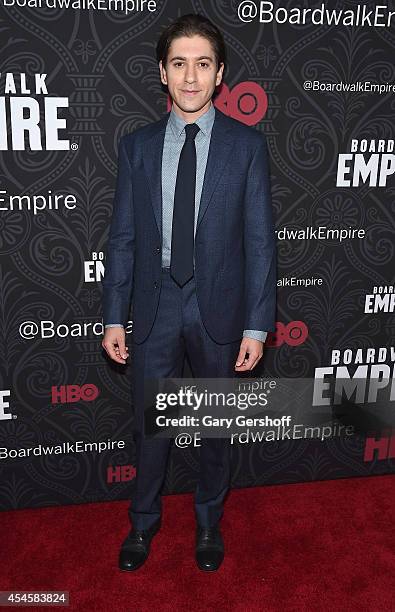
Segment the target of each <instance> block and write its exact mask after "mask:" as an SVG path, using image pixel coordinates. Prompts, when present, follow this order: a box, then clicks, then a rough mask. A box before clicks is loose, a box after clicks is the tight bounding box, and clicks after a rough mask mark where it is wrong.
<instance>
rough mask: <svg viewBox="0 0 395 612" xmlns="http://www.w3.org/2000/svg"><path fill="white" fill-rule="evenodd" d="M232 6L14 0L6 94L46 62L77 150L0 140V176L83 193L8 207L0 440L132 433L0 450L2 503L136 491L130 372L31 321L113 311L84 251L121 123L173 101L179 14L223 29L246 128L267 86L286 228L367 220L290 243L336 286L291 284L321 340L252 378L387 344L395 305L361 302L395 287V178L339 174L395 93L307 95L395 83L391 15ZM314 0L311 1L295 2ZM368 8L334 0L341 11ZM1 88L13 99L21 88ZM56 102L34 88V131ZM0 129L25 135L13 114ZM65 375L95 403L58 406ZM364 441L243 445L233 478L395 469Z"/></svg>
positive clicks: (184, 462) (104, 207) (188, 482)
mask: <svg viewBox="0 0 395 612" xmlns="http://www.w3.org/2000/svg"><path fill="white" fill-rule="evenodd" d="M238 4H239V3H238V2H232V1H230V2H226V1H221V0H210V1H207V2H204V3H203V2H201V1H199V0H188V1H186V0H185V1H183V2H180V1H179V0H178V1H174V0H168V1H163V2H160V1H158V2H157V8H156V10H155V11H153V12H149V11H147V10H146V11H143V12H134V13H130V14H129V15H128V16H125V15H124V14H123V13H122V12H121V11H114V10H111V11H98V10H84V9H80V10H78V9H77V10H74V9H72V8H68V9H66V8H59V9H56V8H53V9H49V8H29V7H27V6H24V7H21V6H19V7H18V6H7V7H6V6H4V5H3V4H1V7H0V31H1V37H2V48H1V54H0V72H1V78H0V83H1V92H2V93H1V94H0V95H1V96H3V92H4V76H5V73H13V74H14V75H19V74H20V73H25V74H26V78H27V80H28V82H29V79H30V78H31V77H32V75H34V74H43V73H45V74H46V75H47V77H46V84H47V87H48V95H49V96H55V97H66V98H68V100H69V106H68V108H64V109H61V112H59V116H61V117H64V118H66V120H67V130H63V133H62V136H61V137H62V138H68V139H69V140H70V143H71V146H70V149H69V150H59V151H53V150H42V151H35V150H30V149H29V148H26V150H10V149H8V150H1V151H0V162H1V168H0V175H1V189H2V190H4V191H6V192H7V194H27V195H30V196H32V195H34V194H44V195H47V194H48V191H49V190H51V192H52V194H66V193H67V194H73V195H74V196H75V197H76V200H77V204H76V207H75V208H73V209H67V208H65V207H60V208H59V210H49V209H48V208H46V209H44V210H41V211H38V212H37V214H34V213H33V211H32V210H30V211H29V210H26V208H24V209H23V210H20V211H19V210H10V209H9V208H8V209H7V206H6V205H4V203H3V207H4V208H3V209H2V210H1V211H0V213H1V214H0V250H1V255H2V256H1V263H0V286H1V301H0V337H1V342H0V351H1V369H0V389H2V390H8V391H9V394H6V395H4V396H3V400H4V401H5V402H8V405H6V406H5V408H4V414H12V415H13V418H4V419H3V420H0V448H12V449H19V448H27V447H33V446H37V445H39V444H42V445H49V446H51V445H59V444H63V443H65V442H69V443H73V442H75V441H76V440H84V441H88V442H94V441H103V440H104V441H106V440H108V439H112V440H125V442H126V444H125V447H124V448H123V449H118V450H112V451H111V450H110V451H106V452H102V453H95V452H87V453H62V454H59V455H51V456H34V457H31V456H30V457H18V458H2V459H1V460H0V508H1V509H4V510H5V509H10V508H22V507H33V506H47V505H62V504H70V503H82V502H89V501H94V500H111V499H121V498H127V497H128V496H129V491H130V477H132V473H133V470H132V468H130V470H131V471H130V470H129V471H128V470H127V469H124V470H123V471H122V470H121V472H117V474H118V476H114V477H113V478H112V482H108V478H109V466H110V469H111V466H113V467H115V466H133V465H134V447H133V440H132V435H131V424H132V406H131V399H130V376H129V370H128V368H123V367H118V366H117V365H115V364H109V363H108V360H107V359H106V358H105V355H104V352H103V350H102V348H101V334H100V333H96V334H95V333H92V332H90V333H87V334H86V335H81V336H77V335H76V336H74V337H72V336H71V335H70V334H69V335H67V336H65V337H50V338H42V337H40V336H39V334H35V336H34V337H33V338H31V339H27V338H25V337H23V336H22V334H21V325H22V324H23V323H24V322H25V321H32V322H39V321H42V320H51V321H55V322H56V324H57V325H59V324H66V325H68V326H71V325H73V324H76V323H79V324H81V325H83V324H84V323H91V324H94V323H96V322H98V323H100V321H101V283H100V279H99V280H97V281H96V280H95V279H93V280H90V282H87V277H86V276H85V274H86V272H85V267H84V266H85V262H90V261H92V260H93V257H92V253H102V252H103V251H105V245H106V240H107V236H108V228H109V222H110V216H111V209H112V200H113V195H114V187H115V176H116V170H117V144H118V140H119V138H120V136H121V135H122V134H124V133H126V132H130V131H133V130H135V129H136V128H138V127H140V126H142V125H145V124H147V123H150V122H153V121H156V120H157V119H159V118H160V117H161V116H162V115H163V114H164V113H165V112H166V110H167V109H168V99H167V95H166V92H165V91H164V90H163V88H162V86H161V84H160V79H159V71H158V66H157V64H156V61H155V45H156V41H157V39H158V36H159V34H160V32H161V30H162V29H163V28H164V27H165V26H166V25H167V24H168V23H170V22H171V21H172V20H173V19H174V18H175V17H177V16H179V15H182V14H185V13H188V12H198V13H202V14H204V15H206V16H208V17H209V18H210V19H212V20H213V21H214V22H215V23H216V24H217V25H218V26H219V27H220V28H221V30H222V31H223V33H224V38H225V42H226V44H227V48H228V68H227V70H226V73H225V76H224V82H225V87H224V88H223V90H222V92H221V93H220V94H219V96H218V97H217V98H216V102H215V103H216V104H218V105H219V106H220V108H221V110H223V111H224V112H228V113H229V114H232V116H235V118H237V119H239V120H242V121H245V122H246V123H251V119H250V118H249V116H248V113H249V112H250V110H251V109H250V108H249V107H248V105H249V104H250V102H251V96H248V95H247V97H245V96H246V94H249V93H252V94H253V95H254V91H255V94H256V93H257V92H258V93H259V92H262V91H263V92H265V93H266V96H267V98H266V96H265V95H264V94H263V98H262V100H263V102H262V100H261V101H260V102H259V104H258V113H257V115H255V119H254V120H253V121H252V124H253V125H254V127H255V129H257V130H259V131H262V132H264V133H265V134H266V136H267V141H268V144H269V150H270V157H271V172H272V196H273V206H274V214H275V219H276V228H277V230H280V229H281V228H284V227H287V228H288V229H290V228H291V229H303V228H305V227H306V226H313V227H315V226H320V225H321V226H323V225H325V226H326V227H327V228H341V227H344V228H348V227H353V228H363V229H364V230H365V232H366V234H365V237H364V238H363V239H346V240H344V241H342V242H339V241H336V240H332V239H328V238H325V239H318V240H315V239H300V238H299V239H288V240H279V241H278V277H279V278H283V277H296V278H301V277H303V278H304V277H310V276H314V277H316V278H321V279H322V284H321V285H319V286H311V287H286V286H284V287H282V286H279V287H278V314H277V321H278V322H279V323H280V324H281V325H285V326H286V325H288V326H289V324H291V325H290V326H289V327H288V328H287V329H291V328H292V329H293V327H294V328H295V329H296V330H297V329H298V327H299V326H300V325H301V324H300V323H297V322H302V324H303V326H305V327H304V329H307V332H308V333H307V334H306V337H305V338H304V339H303V341H300V342H289V341H287V338H286V335H284V334H282V333H281V334H280V333H279V334H277V335H276V334H273V335H271V337H270V339H269V341H268V342H267V346H266V348H265V349H264V360H263V363H262V365H261V366H260V372H258V374H261V375H263V376H265V377H271V376H272V377H294V378H298V377H299V378H307V377H311V378H313V377H314V372H315V368H317V367H321V366H326V365H329V364H330V357H331V351H332V350H333V349H339V350H344V349H346V348H351V349H353V350H355V349H358V348H362V349H364V350H365V349H367V348H368V347H375V348H377V349H378V348H379V347H391V346H392V344H393V341H394V317H393V314H392V313H389V312H381V313H377V314H365V313H364V301H365V296H366V294H371V293H372V287H373V286H374V285H380V286H387V285H391V284H392V285H393V284H394V265H393V254H394V222H393V218H394V212H395V207H394V186H395V182H394V180H393V177H390V178H389V180H388V184H387V186H386V187H385V188H382V187H375V186H370V185H369V184H368V183H363V184H362V185H360V186H358V187H353V188H340V187H336V172H337V163H338V154H339V153H342V152H348V151H349V146H350V141H351V139H352V138H354V139H361V138H368V139H376V140H377V139H379V138H382V139H386V140H388V139H391V138H393V137H394V130H393V120H394V110H395V108H394V100H395V94H394V93H388V94H378V93H372V92H360V93H356V92H344V91H326V92H323V91H311V90H306V89H305V86H304V83H305V82H306V81H313V80H314V79H318V80H320V81H325V82H330V83H337V82H340V81H343V82H347V83H353V82H357V81H371V82H374V83H387V82H388V83H394V82H395V66H394V62H393V54H394V51H395V32H394V28H393V27H391V28H384V27H383V28H381V27H375V28H373V27H345V26H338V27H335V26H329V25H321V26H316V25H312V24H311V23H306V24H305V25H303V24H295V25H292V24H290V23H285V24H276V23H271V24H260V23H258V22H256V21H253V22H251V23H243V22H241V21H240V19H239V18H238V16H237V7H238ZM277 4H278V3H276V5H277ZM295 4H296V3H294V2H285V1H284V2H282V4H281V6H283V7H288V8H290V7H292V6H294V5H295ZM320 4H321V3H318V2H317V3H315V2H302V1H301V2H300V3H299V4H298V6H301V7H306V6H310V7H314V6H320ZM355 4H356V3H355V2H333V3H331V7H332V6H333V7H337V8H341V7H343V8H347V7H348V8H350V7H353V6H355ZM366 4H367V5H368V6H371V7H372V6H374V4H375V3H372V2H368V3H366ZM388 7H389V8H392V9H394V8H395V7H394V6H393V3H392V2H391V3H389V5H388ZM30 83H32V81H30ZM254 88H255V89H254ZM32 92H33V90H32ZM15 95H18V91H17V93H16V94H15ZM25 95H26V94H25ZM243 96H244V98H243ZM31 97H33V98H34V97H35V96H34V92H33V93H32V94H31ZM5 98H6V104H5V108H6V110H7V111H8V102H9V100H8V98H10V96H9V95H6V96H5ZM42 98H43V97H42V96H37V100H39V104H40V124H44V121H45V116H44V104H43V101H42ZM266 99H267V103H268V104H267V109H265V108H264V101H265V100H266ZM243 100H244V101H243ZM238 103H240V107H239V106H238ZM243 104H244V107H243ZM243 109H244V110H243ZM260 111H262V112H260ZM256 117H258V120H256ZM0 129H1V130H5V129H7V133H8V135H9V136H11V132H12V129H13V128H12V125H11V122H10V116H9V113H8V112H7V117H6V123H5V122H4V121H3V123H1V125H0ZM44 132H45V130H44V128H42V133H44ZM391 179H392V180H391ZM4 198H6V196H4ZM104 263H105V262H104ZM92 269H94V268H92ZM292 322H295V324H294V325H293V324H292ZM288 340H289V338H288ZM62 385H80V386H82V385H93V386H95V387H97V389H98V395H97V397H96V398H95V399H92V400H91V401H89V400H90V399H91V398H92V394H91V396H90V397H86V398H85V400H80V401H63V402H62V401H58V402H56V403H54V402H53V397H52V388H53V387H57V388H59V387H60V386H62ZM95 387H90V388H89V389H90V390H92V389H94V388H95ZM89 389H88V391H87V396H88V395H89V392H90V391H89ZM69 400H70V398H69ZM364 446H365V440H364V437H363V435H356V436H353V437H350V438H341V439H336V438H334V439H331V440H327V441H324V442H320V441H317V440H291V441H281V442H271V443H265V444H258V445H253V444H249V445H244V446H242V445H239V446H234V447H233V451H232V453H233V455H232V457H233V486H234V487H243V486H254V485H261V484H271V483H288V482H297V481H303V480H306V481H307V480H316V479H330V478H339V477H347V476H348V477H351V476H363V475H373V474H382V473H388V472H392V471H394V461H393V460H391V459H389V458H388V459H379V458H378V457H377V456H375V459H374V460H373V461H364ZM197 459H198V455H197V450H196V449H192V448H190V449H185V450H180V449H176V448H174V449H173V450H172V453H171V458H170V462H169V467H168V474H167V480H166V484H165V491H164V492H165V493H168V492H179V491H191V490H193V488H194V484H195V481H196V475H197V470H198V461H197ZM111 473H112V472H111ZM114 473H115V472H114ZM120 473H121V474H122V477H121V478H120V477H119V474H120ZM110 480H111V479H110ZM268 494H269V493H268Z"/></svg>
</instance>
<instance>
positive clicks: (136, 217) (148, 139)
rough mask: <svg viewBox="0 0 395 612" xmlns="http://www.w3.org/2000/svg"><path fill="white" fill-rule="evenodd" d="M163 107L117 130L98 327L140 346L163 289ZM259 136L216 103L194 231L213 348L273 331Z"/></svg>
mask: <svg viewBox="0 0 395 612" xmlns="http://www.w3.org/2000/svg"><path fill="white" fill-rule="evenodd" d="M168 118H169V113H167V114H166V115H164V116H163V117H162V118H161V119H160V120H159V121H156V122H154V123H151V124H149V125H146V126H143V127H141V128H139V129H137V130H135V131H134V132H132V133H130V134H126V135H124V136H122V138H121V139H120V141H119V149H118V173H117V181H116V189H115V198H114V207H113V214H112V219H111V227H110V235H109V240H108V243H107V250H106V261H105V274H104V279H103V302H102V305H103V323H104V325H107V324H109V323H122V324H123V325H125V326H126V325H127V321H128V319H129V311H130V306H131V305H132V319H133V339H134V341H135V342H136V343H141V342H143V341H144V340H145V339H146V338H147V336H148V334H149V332H150V330H151V328H152V325H153V323H154V320H155V315H156V312H157V308H158V301H159V294H160V290H161V267H162V261H161V260H162V247H161V233H162V227H161V225H162V223H161V220H162V173H161V165H162V149H163V142H164V137H165V129H166V123H167V120H168ZM269 172H270V169H269V160H268V151H267V144H266V139H265V136H264V135H263V134H262V133H260V132H258V131H257V130H255V129H254V128H252V127H249V126H246V125H244V124H243V123H240V122H239V121H236V120H235V119H232V118H230V117H228V116H227V115H225V114H224V113H222V112H221V111H220V110H219V109H218V108H215V119H214V124H213V128H212V133H211V141H210V148H209V153H208V159H207V166H206V173H205V177H204V182H203V188H202V195H201V200H200V208H199V214H198V220H197V226H196V235H195V282H196V293H197V299H198V304H199V309H200V314H201V317H202V320H203V324H204V326H205V328H206V330H207V332H208V334H209V335H210V336H211V337H212V339H213V340H215V341H216V342H218V343H220V344H225V343H227V342H232V341H236V340H239V339H240V340H241V338H242V335H243V330H244V329H260V330H266V331H274V330H275V309H276V280H277V276H276V262H277V254H276V240H275V234H274V224H273V214H272V205H271V194H270V174H269Z"/></svg>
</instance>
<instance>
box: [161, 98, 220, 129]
mask: <svg viewBox="0 0 395 612" xmlns="http://www.w3.org/2000/svg"><path fill="white" fill-rule="evenodd" d="M214 119H215V108H214V104H213V103H212V102H211V104H210V107H209V109H208V110H207V111H206V112H205V113H203V115H200V117H199V119H196V121H195V123H196V124H197V125H198V126H199V128H200V131H201V132H203V134H204V135H205V136H207V134H208V133H209V132H210V131H211V129H212V127H213V123H214ZM169 123H170V127H171V129H172V130H173V133H174V135H175V136H177V137H180V136H181V133H182V131H183V130H184V127H185V125H186V123H187V122H186V121H184V119H182V118H181V117H180V116H179V115H177V113H176V112H175V110H174V109H173V107H172V109H171V111H170V115H169Z"/></svg>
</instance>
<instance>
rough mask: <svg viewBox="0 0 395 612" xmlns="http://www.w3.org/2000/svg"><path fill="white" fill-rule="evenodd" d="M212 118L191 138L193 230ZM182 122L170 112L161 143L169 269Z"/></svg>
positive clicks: (210, 114) (203, 119)
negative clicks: (192, 158) (192, 149)
mask: <svg viewBox="0 0 395 612" xmlns="http://www.w3.org/2000/svg"><path fill="white" fill-rule="evenodd" d="M214 118H215V108H214V105H213V103H211V105H210V107H209V109H208V110H207V111H206V112H205V113H203V115H201V116H200V117H199V118H198V119H196V121H195V123H196V124H197V125H198V126H199V128H200V129H199V132H198V133H197V135H196V138H195V148H196V190H195V226H194V231H195V232H196V224H197V218H198V214H199V204H200V196H201V193H202V188H203V179H204V173H205V170H206V163H207V157H208V151H209V147H210V139H211V131H212V127H213V123H214ZM186 123H187V122H186V121H184V119H182V118H181V117H180V116H179V115H177V113H176V112H175V111H174V109H173V108H172V109H171V112H170V115H169V120H168V122H167V126H166V133H165V139H164V143H163V154H162V236H163V241H162V267H163V268H169V267H170V260H171V232H172V221H173V206H174V193H175V187H176V179H177V169H178V161H179V158H180V154H181V149H182V147H183V145H184V142H185V130H184V127H185V125H186ZM106 327H123V326H122V325H121V324H120V323H109V324H108V325H106ZM243 336H247V337H249V338H254V339H256V340H261V341H262V342H264V341H265V340H266V336H267V332H266V331H260V330H253V329H246V330H244V332H243Z"/></svg>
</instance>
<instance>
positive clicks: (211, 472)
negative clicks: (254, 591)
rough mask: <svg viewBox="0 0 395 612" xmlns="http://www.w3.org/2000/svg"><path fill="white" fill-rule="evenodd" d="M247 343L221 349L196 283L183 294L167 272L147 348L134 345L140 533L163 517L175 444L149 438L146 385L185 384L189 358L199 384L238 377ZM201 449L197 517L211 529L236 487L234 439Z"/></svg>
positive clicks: (133, 513) (136, 520)
mask: <svg viewBox="0 0 395 612" xmlns="http://www.w3.org/2000/svg"><path fill="white" fill-rule="evenodd" d="M213 308H215V304H213ZM132 335H133V334H132ZM241 339H242V338H240V340H238V341H236V342H231V343H228V344H217V343H216V342H215V341H214V340H213V339H212V338H211V337H210V336H209V335H208V333H207V331H206V329H205V327H204V325H203V322H202V319H201V317H200V312H199V306H198V302H197V296H196V291H195V279H194V278H192V279H191V280H190V281H188V283H186V284H185V285H184V286H183V287H182V288H181V287H179V286H178V285H177V283H176V282H175V281H174V280H173V279H172V277H171V276H170V271H169V268H163V269H162V287H161V293H160V298H159V305H158V312H157V315H156V318H155V321H154V324H153V327H152V329H151V331H150V334H149V336H148V337H147V339H146V340H145V341H144V342H143V343H141V344H136V343H134V342H133V344H132V354H131V363H132V396H133V403H134V411H135V412H134V414H135V418H134V440H135V444H136V478H135V479H134V481H133V484H132V487H133V491H132V500H131V504H130V508H129V518H130V520H131V522H132V524H133V526H134V528H135V529H147V528H148V527H150V526H151V525H152V524H153V523H154V522H155V521H156V520H157V519H158V518H159V517H160V516H161V488H162V486H163V482H164V478H165V475H166V464H167V458H168V453H169V448H170V443H171V439H170V438H149V437H144V410H143V408H144V406H143V399H142V398H143V391H144V380H145V379H148V378H167V377H174V378H181V377H182V368H183V362H184V358H185V354H186V355H187V356H188V359H189V363H190V366H191V370H192V375H193V377H195V378H229V377H233V376H235V375H236V373H235V370H234V365H235V362H236V358H237V355H238V352H239V348H240V342H241ZM200 444H201V446H200V449H199V480H198V483H197V487H196V491H195V516H196V519H197V522H198V524H199V525H202V526H204V527H210V526H212V525H214V524H216V523H217V522H218V521H219V520H220V518H221V516H222V513H223V503H224V498H225V495H226V493H227V491H228V489H229V485H230V441H229V438H225V439H222V438H202V439H201V441H200Z"/></svg>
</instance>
